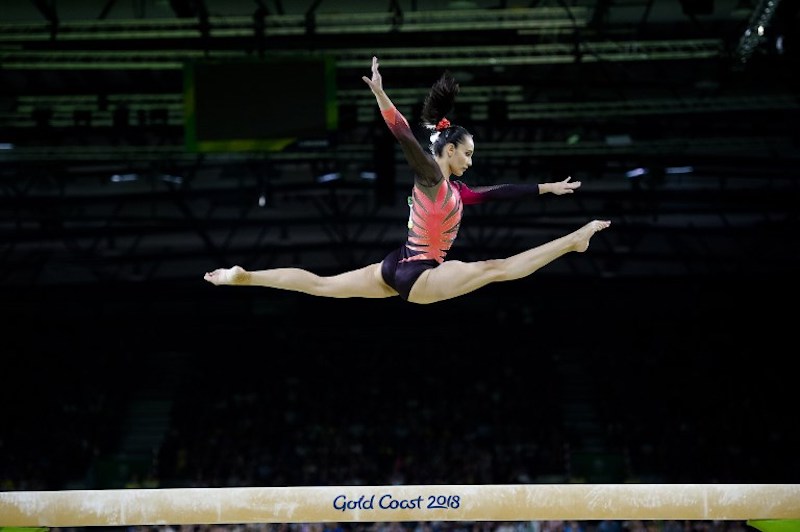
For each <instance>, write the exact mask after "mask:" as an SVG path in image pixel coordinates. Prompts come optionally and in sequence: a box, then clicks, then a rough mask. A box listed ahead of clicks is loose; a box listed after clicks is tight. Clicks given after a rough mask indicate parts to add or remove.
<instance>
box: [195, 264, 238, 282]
mask: <svg viewBox="0 0 800 532" xmlns="http://www.w3.org/2000/svg"><path fill="white" fill-rule="evenodd" d="M203 279H205V280H206V281H208V282H209V283H211V284H215V285H225V284H247V271H245V269H244V268H242V267H241V266H234V267H233V268H217V269H216V270H214V271H213V272H208V273H206V274H205V275H204V276H203Z"/></svg>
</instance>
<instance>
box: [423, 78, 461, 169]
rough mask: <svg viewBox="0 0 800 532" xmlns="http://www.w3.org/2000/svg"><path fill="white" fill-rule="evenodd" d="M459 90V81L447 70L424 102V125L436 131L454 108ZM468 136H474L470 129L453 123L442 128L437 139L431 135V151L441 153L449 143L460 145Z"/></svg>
mask: <svg viewBox="0 0 800 532" xmlns="http://www.w3.org/2000/svg"><path fill="white" fill-rule="evenodd" d="M459 90H460V87H459V85H458V82H457V81H456V80H455V78H454V77H453V76H452V74H450V72H449V71H447V70H445V71H444V73H443V74H442V76H441V77H440V78H439V79H438V80H437V81H436V82H435V83H434V84H433V85H432V86H431V90H430V92H429V93H428V95H427V96H426V97H425V102H424V103H423V104H422V125H423V126H425V127H426V128H428V129H430V130H432V131H435V130H436V125H437V124H438V123H439V121H441V120H442V119H443V118H446V117H447V114H448V113H450V112H451V111H452V110H453V107H454V105H455V101H456V95H457V94H458V91H459ZM467 136H472V135H471V134H470V132H469V131H467V130H466V129H464V128H463V127H461V126H456V125H452V124H451V125H450V126H449V127H447V128H446V129H443V130H441V131H440V133H439V135H437V136H436V137H435V139H434V138H433V134H432V135H431V137H432V142H431V146H430V150H431V153H433V154H434V155H441V154H442V150H443V149H444V147H445V146H446V145H447V144H450V143H453V144H454V145H456V146H458V145H459V144H461V142H462V141H463V140H464V137H467Z"/></svg>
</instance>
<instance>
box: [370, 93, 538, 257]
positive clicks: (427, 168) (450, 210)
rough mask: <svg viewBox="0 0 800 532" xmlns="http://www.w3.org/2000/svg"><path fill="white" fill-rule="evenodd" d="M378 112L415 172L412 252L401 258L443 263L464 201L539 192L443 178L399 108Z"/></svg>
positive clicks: (530, 187) (410, 225)
mask: <svg viewBox="0 0 800 532" xmlns="http://www.w3.org/2000/svg"><path fill="white" fill-rule="evenodd" d="M381 114H382V115H383V119H384V120H385V122H386V124H387V125H388V126H389V129H390V130H391V132H392V134H393V135H394V136H395V138H396V139H397V140H398V142H399V143H400V147H401V148H402V150H403V154H404V155H405V157H406V160H407V161H408V163H409V165H410V166H411V169H412V170H413V172H414V188H413V190H412V192H411V201H410V202H409V206H410V210H411V212H410V214H409V220H408V238H407V240H406V246H407V247H408V249H409V250H410V251H411V253H408V255H409V256H408V257H407V258H404V259H402V260H404V261H411V260H435V261H436V262H438V263H441V262H444V258H445V256H446V255H447V252H448V251H449V250H450V247H451V246H452V245H453V242H454V241H455V239H456V236H457V235H458V229H459V227H460V225H461V216H462V211H463V205H465V204H466V205H472V204H478V203H483V202H486V201H490V200H507V199H514V198H518V197H520V196H524V195H531V194H536V195H538V194H539V185H516V184H504V185H494V186H486V187H476V188H474V189H471V188H469V187H468V186H467V185H466V184H464V183H463V182H461V181H451V180H450V179H444V176H443V175H442V172H441V170H440V169H439V165H438V164H436V161H435V159H434V158H433V156H432V155H431V154H430V153H428V152H426V151H424V150H423V149H422V146H420V144H419V142H418V141H417V139H416V138H415V137H414V134H413V133H412V131H411V128H410V127H409V125H408V121H407V120H406V118H405V117H404V116H403V115H402V114H401V113H400V111H398V110H397V109H396V108H395V107H392V108H390V109H386V110H384V111H382V113H381Z"/></svg>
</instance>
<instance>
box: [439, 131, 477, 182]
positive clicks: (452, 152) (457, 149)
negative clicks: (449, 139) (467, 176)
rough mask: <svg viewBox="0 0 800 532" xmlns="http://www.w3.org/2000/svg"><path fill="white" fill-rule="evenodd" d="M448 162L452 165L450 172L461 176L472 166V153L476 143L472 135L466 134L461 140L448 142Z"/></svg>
mask: <svg viewBox="0 0 800 532" xmlns="http://www.w3.org/2000/svg"><path fill="white" fill-rule="evenodd" d="M445 151H446V153H447V159H448V160H447V164H448V165H449V166H450V173H451V174H453V175H456V176H458V177H461V176H462V175H464V172H466V171H467V169H468V168H469V167H470V166H472V154H473V152H474V151H475V143H474V141H473V140H472V135H465V136H464V138H463V139H462V140H461V142H460V143H459V144H458V146H456V145H455V144H448V145H447V148H446V150H445Z"/></svg>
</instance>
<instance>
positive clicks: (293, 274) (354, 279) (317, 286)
mask: <svg viewBox="0 0 800 532" xmlns="http://www.w3.org/2000/svg"><path fill="white" fill-rule="evenodd" d="M203 278H204V279H205V280H206V281H208V282H210V283H212V284H215V285H233V286H263V287H266V288H277V289H280V290H291V291H294V292H303V293H304V294H310V295H312V296H322V297H336V298H345V297H364V298H382V297H392V296H396V295H397V292H396V291H395V290H394V289H392V288H391V287H389V286H388V285H387V284H386V283H385V282H384V281H383V277H382V276H381V265H380V263H377V264H370V265H369V266H365V267H363V268H359V269H357V270H352V271H349V272H345V273H340V274H338V275H331V276H327V277H325V276H320V275H316V274H314V273H311V272H309V271H308V270H303V269H300V268H274V269H271V270H256V271H247V270H245V269H244V268H242V267H240V266H234V267H232V268H219V269H216V270H214V271H212V272H208V273H206V274H205V276H204V277H203Z"/></svg>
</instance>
